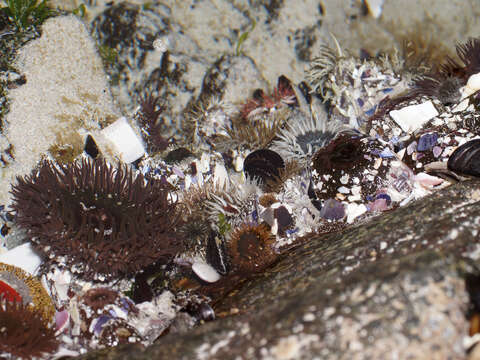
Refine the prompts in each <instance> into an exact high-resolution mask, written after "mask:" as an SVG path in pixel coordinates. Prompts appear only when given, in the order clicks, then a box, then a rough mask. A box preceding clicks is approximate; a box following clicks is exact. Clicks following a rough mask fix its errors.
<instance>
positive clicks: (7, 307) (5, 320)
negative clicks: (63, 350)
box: [0, 299, 58, 359]
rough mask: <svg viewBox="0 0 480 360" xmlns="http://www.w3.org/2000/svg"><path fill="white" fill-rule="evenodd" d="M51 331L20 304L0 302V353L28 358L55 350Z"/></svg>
mask: <svg viewBox="0 0 480 360" xmlns="http://www.w3.org/2000/svg"><path fill="white" fill-rule="evenodd" d="M57 347H58V343H57V341H56V339H55V330H54V329H53V328H51V327H48V326H46V325H45V322H44V320H43V318H42V316H41V315H40V314H39V313H36V312H33V311H32V310H31V309H30V308H29V307H28V306H26V305H25V304H22V303H21V302H15V301H14V302H10V301H6V300H5V299H0V353H7V354H10V355H11V356H13V357H15V358H22V359H31V358H33V357H41V356H42V355H44V354H46V353H51V352H53V351H55V350H56V349H57Z"/></svg>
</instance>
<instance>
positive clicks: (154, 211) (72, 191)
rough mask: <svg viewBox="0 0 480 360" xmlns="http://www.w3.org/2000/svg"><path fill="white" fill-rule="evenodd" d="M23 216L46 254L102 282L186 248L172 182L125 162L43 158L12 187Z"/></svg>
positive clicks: (53, 262)
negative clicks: (177, 232) (169, 186)
mask: <svg viewBox="0 0 480 360" xmlns="http://www.w3.org/2000/svg"><path fill="white" fill-rule="evenodd" d="M12 194H13V205H12V207H13V210H14V211H15V212H16V216H17V223H18V225H19V226H20V227H22V228H23V229H25V230H26V231H27V233H28V235H29V236H30V238H31V240H32V242H33V244H34V247H35V248H36V250H37V251H39V252H40V253H43V254H44V255H45V258H46V264H45V268H47V269H48V268H49V267H50V266H53V265H57V266H67V267H68V268H69V269H70V270H71V271H72V272H74V273H75V274H76V275H77V276H78V277H80V278H83V279H86V280H96V281H104V280H111V279H114V278H122V277H126V276H132V275H133V274H134V273H136V272H138V271H139V270H141V269H143V268H144V267H146V266H148V265H151V264H153V263H167V262H169V261H170V260H172V259H173V257H174V256H175V255H176V254H177V253H178V252H179V251H180V250H181V247H182V242H181V241H180V240H179V239H177V237H176V236H175V234H174V233H173V231H174V229H175V226H176V224H177V222H178V218H179V217H178V214H177V211H176V204H175V203H172V202H170V200H169V197H168V190H167V188H166V186H165V185H164V184H163V183H162V182H161V181H157V180H155V179H151V180H149V181H146V180H145V179H144V177H143V176H142V175H141V174H140V175H137V176H135V175H134V174H133V171H132V170H130V169H129V168H127V167H122V166H120V167H118V168H114V167H112V166H109V165H108V164H107V163H106V162H105V161H103V160H102V161H92V162H89V161H87V160H83V161H81V162H79V163H73V164H68V165H57V164H55V163H52V162H50V161H44V162H42V163H41V164H40V167H39V168H38V169H37V170H34V171H33V173H32V174H31V175H30V176H26V177H19V178H17V184H16V185H15V186H13V189H12Z"/></svg>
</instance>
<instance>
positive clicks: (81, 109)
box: [0, 15, 119, 204]
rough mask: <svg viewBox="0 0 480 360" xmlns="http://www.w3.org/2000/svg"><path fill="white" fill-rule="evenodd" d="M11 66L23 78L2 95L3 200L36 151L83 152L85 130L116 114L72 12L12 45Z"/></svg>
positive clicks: (90, 43)
mask: <svg viewBox="0 0 480 360" xmlns="http://www.w3.org/2000/svg"><path fill="white" fill-rule="evenodd" d="M45 64H48V66H45ZM11 66H13V67H15V68H17V69H18V72H19V73H20V74H22V76H24V78H25V83H24V84H22V85H21V86H18V87H16V88H12V89H10V90H9V92H8V95H7V97H8V98H9V104H10V105H9V106H10V108H9V112H8V113H7V114H6V115H5V123H6V124H8V125H6V126H5V127H4V129H2V137H1V138H0V147H1V148H2V149H4V148H5V145H6V144H4V139H5V138H6V139H8V141H9V143H10V145H9V146H8V147H7V150H8V151H7V152H8V153H9V154H10V155H11V158H10V159H9V161H7V162H3V163H2V167H1V169H0V175H1V178H2V183H1V186H0V189H1V190H0V203H1V204H8V203H9V201H10V195H9V194H8V191H9V190H10V183H11V182H13V181H14V179H15V177H16V176H18V175H25V174H27V173H29V172H30V171H31V169H32V168H33V167H34V166H35V165H36V164H37V162H38V161H39V160H40V159H41V157H42V156H47V154H50V155H51V156H52V157H53V158H54V159H55V160H58V161H60V162H66V161H72V160H73V159H74V158H75V157H76V156H77V155H79V154H80V153H81V152H82V151H83V143H84V136H86V134H85V132H86V131H89V130H92V129H99V128H100V127H101V126H102V125H105V124H108V123H109V122H110V121H112V120H114V119H116V118H117V117H118V115H119V114H118V112H117V110H116V108H115V107H114V104H113V100H112V97H111V94H110V90H109V86H108V82H107V78H106V76H105V72H104V70H103V66H102V62H101V59H100V57H99V56H98V54H97V52H96V49H95V42H94V40H93V39H92V38H91V37H90V36H89V34H88V31H87V28H86V27H85V25H84V24H83V23H82V22H81V21H80V20H79V19H78V18H77V17H75V16H73V15H71V16H59V17H55V18H51V19H48V20H47V21H46V22H45V23H44V24H43V25H42V35H41V37H39V38H38V39H35V40H33V41H31V42H29V43H28V44H26V45H25V46H23V47H22V48H20V49H18V53H17V58H16V60H15V62H14V63H13V64H11ZM26 143H27V144H28V146H26Z"/></svg>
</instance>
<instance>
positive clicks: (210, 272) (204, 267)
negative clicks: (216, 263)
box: [192, 260, 221, 283]
mask: <svg viewBox="0 0 480 360" xmlns="http://www.w3.org/2000/svg"><path fill="white" fill-rule="evenodd" d="M192 271H193V272H194V273H195V274H196V275H197V276H198V277H199V278H200V279H202V280H203V281H206V282H209V283H214V282H216V281H218V280H220V278H221V276H220V274H219V273H218V272H217V270H215V269H214V268H213V267H212V266H211V265H209V264H207V263H206V262H203V261H199V260H196V261H195V262H194V263H193V264H192Z"/></svg>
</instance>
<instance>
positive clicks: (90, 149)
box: [83, 135, 100, 159]
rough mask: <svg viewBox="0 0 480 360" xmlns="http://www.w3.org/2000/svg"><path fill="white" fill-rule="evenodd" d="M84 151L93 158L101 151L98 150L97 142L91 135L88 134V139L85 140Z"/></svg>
mask: <svg viewBox="0 0 480 360" xmlns="http://www.w3.org/2000/svg"><path fill="white" fill-rule="evenodd" d="M83 151H85V153H86V154H87V155H88V156H90V157H91V158H92V159H96V158H97V156H98V154H99V153H100V151H99V150H98V146H97V143H96V142H95V140H94V139H93V137H92V136H91V135H87V139H86V140H85V146H84V148H83Z"/></svg>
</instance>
